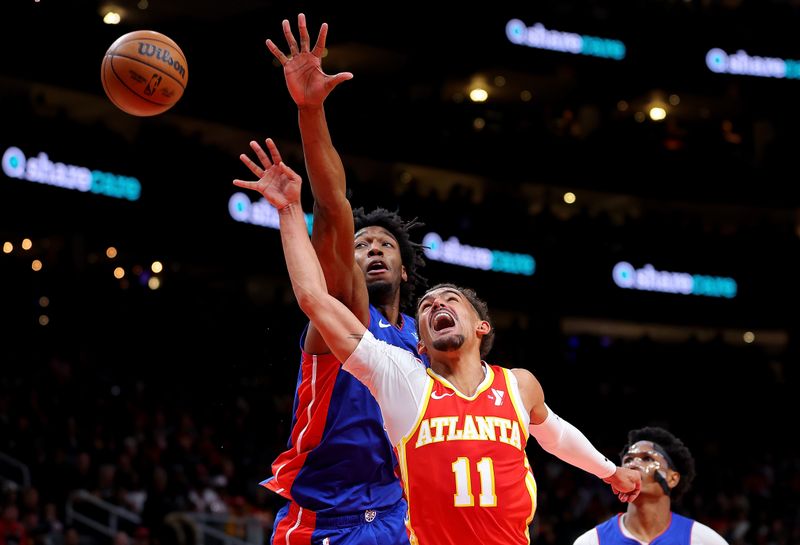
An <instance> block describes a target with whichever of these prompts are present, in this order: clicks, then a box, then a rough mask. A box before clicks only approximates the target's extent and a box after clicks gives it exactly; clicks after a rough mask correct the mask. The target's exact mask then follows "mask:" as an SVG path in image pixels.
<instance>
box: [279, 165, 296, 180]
mask: <svg viewBox="0 0 800 545" xmlns="http://www.w3.org/2000/svg"><path fill="white" fill-rule="evenodd" d="M278 168H280V169H281V170H282V171H283V172H285V173H286V174H287V175H289V176H291V177H293V178H296V179H300V175H299V174H298V173H296V172H295V171H294V170H292V167H290V166H289V165H287V164H286V163H281V164H279V165H278Z"/></svg>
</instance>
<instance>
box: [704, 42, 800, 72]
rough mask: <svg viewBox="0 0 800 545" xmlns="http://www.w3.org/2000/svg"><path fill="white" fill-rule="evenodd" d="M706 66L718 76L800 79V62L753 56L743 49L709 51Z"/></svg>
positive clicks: (715, 49) (713, 49)
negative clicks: (730, 51)
mask: <svg viewBox="0 0 800 545" xmlns="http://www.w3.org/2000/svg"><path fill="white" fill-rule="evenodd" d="M706 66H707V67H708V69H709V70H711V71H712V72H715V73H717V74H735V75H741V76H756V77H761V78H779V79H783V78H786V79H800V61H793V60H786V59H779V58H777V57H758V56H751V55H748V54H747V52H745V51H744V50H742V49H740V50H738V51H737V52H736V53H726V52H725V51H723V50H722V49H719V48H718V47H715V48H712V49H709V50H708V53H706Z"/></svg>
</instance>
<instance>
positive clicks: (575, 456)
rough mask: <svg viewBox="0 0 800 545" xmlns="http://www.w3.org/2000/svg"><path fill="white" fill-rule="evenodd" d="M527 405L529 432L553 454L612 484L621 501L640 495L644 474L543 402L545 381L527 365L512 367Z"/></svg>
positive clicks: (630, 499) (524, 402) (633, 498)
mask: <svg viewBox="0 0 800 545" xmlns="http://www.w3.org/2000/svg"><path fill="white" fill-rule="evenodd" d="M512 372H513V373H514V376H515V377H516V378H517V384H518V385H519V393H520V397H521V398H522V403H523V404H524V405H525V409H526V410H528V411H529V412H530V427H529V430H530V433H531V435H532V436H533V437H534V438H535V439H536V441H537V442H538V443H539V445H540V446H541V447H542V448H543V449H544V450H546V451H547V452H549V453H550V454H552V455H554V456H556V457H558V458H560V459H561V460H564V461H565V462H567V463H568V464H571V465H573V466H575V467H579V468H580V469H582V470H584V471H587V472H589V473H591V474H593V475H595V476H597V477H598V478H600V479H603V482H605V483H607V484H610V485H611V489H612V490H613V492H614V494H617V496H618V497H619V499H620V500H621V501H625V502H632V501H633V500H635V499H636V497H637V496H638V495H639V491H640V489H641V484H642V476H641V474H640V473H639V472H638V471H636V470H633V469H629V468H625V467H619V466H617V465H616V464H615V463H613V462H611V461H610V460H609V459H608V458H606V457H605V456H603V454H602V453H601V452H600V451H599V450H597V449H596V448H595V447H594V445H592V443H591V442H590V441H589V439H587V438H586V436H585V435H584V434H583V433H582V432H581V431H580V430H579V429H578V428H576V427H575V426H573V425H572V424H570V423H569V422H567V421H566V420H564V419H563V418H561V417H560V416H558V415H557V414H555V413H554V412H553V411H552V409H550V407H548V406H547V405H546V404H545V402H544V390H543V389H542V385H541V384H540V383H539V381H538V380H537V379H536V377H535V376H533V373H531V372H530V371H528V370H526V369H512Z"/></svg>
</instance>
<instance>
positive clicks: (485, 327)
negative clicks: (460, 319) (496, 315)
mask: <svg viewBox="0 0 800 545" xmlns="http://www.w3.org/2000/svg"><path fill="white" fill-rule="evenodd" d="M491 330H492V324H490V323H489V322H487V321H486V320H481V321H480V322H478V325H477V327H476V328H475V331H477V332H478V334H479V335H480V336H481V337H483V336H484V335H486V334H487V333H489V332H490V331H491Z"/></svg>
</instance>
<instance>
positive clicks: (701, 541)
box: [692, 520, 728, 545]
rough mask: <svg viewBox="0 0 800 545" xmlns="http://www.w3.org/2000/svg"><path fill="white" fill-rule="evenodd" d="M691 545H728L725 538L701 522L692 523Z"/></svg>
mask: <svg viewBox="0 0 800 545" xmlns="http://www.w3.org/2000/svg"><path fill="white" fill-rule="evenodd" d="M692 522H694V524H693V525H692V545H728V542H727V541H725V538H724V537H722V536H721V535H719V534H718V533H717V532H716V531H715V530H714V529H713V528H711V527H709V526H706V525H705V524H703V523H702V522H698V521H696V520H694V521H692Z"/></svg>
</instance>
